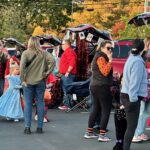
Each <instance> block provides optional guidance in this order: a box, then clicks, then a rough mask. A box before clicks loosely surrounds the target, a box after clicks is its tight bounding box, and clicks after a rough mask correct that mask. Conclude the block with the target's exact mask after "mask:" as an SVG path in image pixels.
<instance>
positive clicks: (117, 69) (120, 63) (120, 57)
mask: <svg viewBox="0 0 150 150" xmlns="http://www.w3.org/2000/svg"><path fill="white" fill-rule="evenodd" d="M132 43H133V39H128V40H118V41H114V45H115V47H114V50H113V62H112V63H113V70H114V73H118V74H119V76H120V75H122V73H123V68H124V64H125V62H126V60H127V58H128V56H129V53H130V50H131V47H132Z"/></svg>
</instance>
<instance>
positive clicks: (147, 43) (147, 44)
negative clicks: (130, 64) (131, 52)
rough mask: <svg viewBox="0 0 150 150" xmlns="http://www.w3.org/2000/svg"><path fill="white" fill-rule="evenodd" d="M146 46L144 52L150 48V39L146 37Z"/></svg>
mask: <svg viewBox="0 0 150 150" xmlns="http://www.w3.org/2000/svg"><path fill="white" fill-rule="evenodd" d="M144 45H145V47H144V50H146V51H147V50H148V47H149V45H150V37H146V38H145V39H144Z"/></svg>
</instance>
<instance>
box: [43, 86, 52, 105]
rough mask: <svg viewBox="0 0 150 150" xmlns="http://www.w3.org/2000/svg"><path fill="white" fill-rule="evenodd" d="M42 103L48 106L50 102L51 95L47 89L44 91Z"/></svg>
mask: <svg viewBox="0 0 150 150" xmlns="http://www.w3.org/2000/svg"><path fill="white" fill-rule="evenodd" d="M44 102H45V104H46V105H49V104H51V102H52V95H51V93H50V91H49V90H48V89H45V92H44Z"/></svg>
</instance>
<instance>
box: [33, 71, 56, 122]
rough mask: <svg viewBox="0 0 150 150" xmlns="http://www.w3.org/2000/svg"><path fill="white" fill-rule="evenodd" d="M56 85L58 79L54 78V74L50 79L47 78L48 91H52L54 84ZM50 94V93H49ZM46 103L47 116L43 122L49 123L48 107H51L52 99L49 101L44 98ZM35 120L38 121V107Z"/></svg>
mask: <svg viewBox="0 0 150 150" xmlns="http://www.w3.org/2000/svg"><path fill="white" fill-rule="evenodd" d="M54 83H56V78H55V76H54V74H53V73H51V74H50V75H49V76H48V78H47V81H46V90H48V92H50V91H51V88H52V86H53V84H54ZM49 94H50V93H49ZM44 101H45V108H44V109H45V115H44V120H43V122H45V123H46V122H49V119H48V116H47V111H48V105H49V102H50V101H51V98H50V99H49V100H47V99H45V97H44ZM34 118H35V120H38V115H37V107H36V112H35V117H34Z"/></svg>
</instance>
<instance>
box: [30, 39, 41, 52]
mask: <svg viewBox="0 0 150 150" xmlns="http://www.w3.org/2000/svg"><path fill="white" fill-rule="evenodd" d="M28 50H35V51H39V52H40V51H42V49H41V46H40V40H39V38H38V37H33V36H32V37H30V39H29V41H28Z"/></svg>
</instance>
